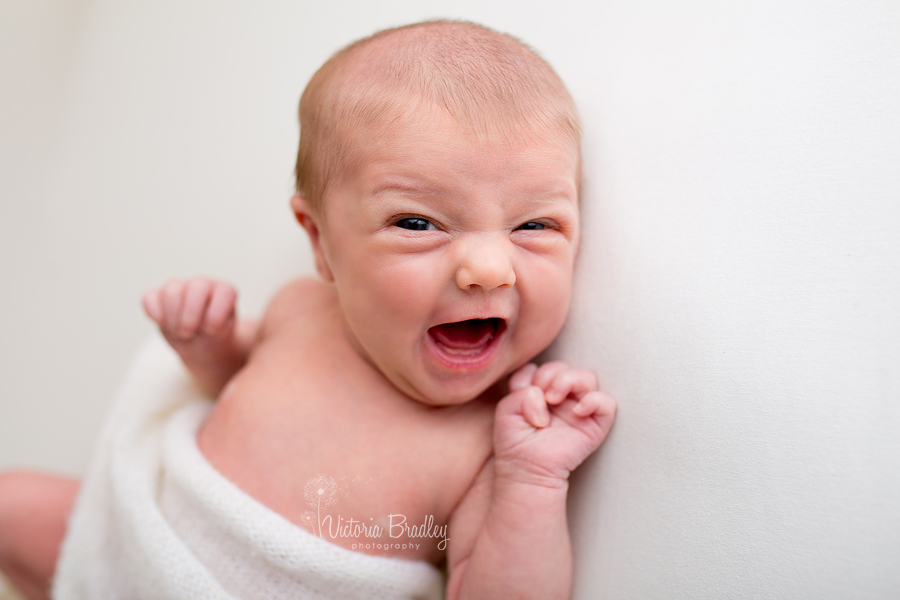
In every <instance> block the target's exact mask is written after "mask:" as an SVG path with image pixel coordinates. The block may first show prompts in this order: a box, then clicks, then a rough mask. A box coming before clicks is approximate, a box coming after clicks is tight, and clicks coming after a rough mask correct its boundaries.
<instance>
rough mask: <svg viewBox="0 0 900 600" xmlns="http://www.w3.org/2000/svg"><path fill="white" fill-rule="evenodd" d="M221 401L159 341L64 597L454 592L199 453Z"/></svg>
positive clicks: (81, 535) (98, 462) (127, 399)
mask: <svg viewBox="0 0 900 600" xmlns="http://www.w3.org/2000/svg"><path fill="white" fill-rule="evenodd" d="M211 409H212V402H211V401H209V400H208V399H206V398H204V397H203V395H202V394H201V393H200V392H199V391H198V390H197V389H196V388H195V387H194V386H193V384H192V383H191V381H190V378H189V377H188V375H187V373H185V371H184V369H183V367H182V366H181V364H180V363H179V361H178V359H177V357H176V356H175V355H174V354H173V353H172V352H171V351H170V350H169V349H168V348H167V347H166V346H165V345H164V343H163V342H162V341H161V340H159V339H154V340H153V341H152V342H150V343H149V344H148V345H147V346H146V347H145V348H144V349H143V350H142V352H141V353H140V355H139V356H138V358H137V360H136V362H135V364H134V366H133V367H132V370H131V372H130V374H129V376H128V377H127V379H126V381H125V384H124V385H123V387H122V389H121V390H120V392H119V394H118V397H117V399H116V401H115V403H114V405H113V408H112V412H111V414H110V416H109V419H108V421H107V422H106V424H105V426H104V429H103V432H102V433H101V436H100V441H99V444H98V446H97V448H96V450H95V453H94V458H93V462H92V464H91V466H90V470H89V472H88V474H87V476H86V477H85V480H84V482H83V485H82V489H81V491H80V493H79V496H78V499H77V500H76V503H75V509H74V511H73V513H72V516H71V517H70V522H69V529H68V533H67V536H66V539H65V541H64V542H63V547H62V553H61V555H60V560H59V563H58V565H57V571H56V578H55V581H54V586H53V597H54V598H55V599H56V600H74V599H85V600H87V599H91V600H103V599H111V598H127V599H129V600H141V599H148V600H149V599H153V600H163V599H176V598H179V599H183V598H190V599H196V600H205V599H213V598H216V599H232V598H234V599H237V598H241V599H247V600H249V599H282V598H292V599H294V598H296V599H306V598H310V599H354V600H356V599H359V600H379V599H385V600H387V599H401V598H402V599H416V600H419V599H420V600H439V599H441V598H443V585H444V581H443V576H442V575H441V573H440V571H439V570H438V569H436V568H435V567H433V566H432V565H430V564H428V563H424V562H415V561H408V560H402V559H395V558H385V557H377V556H369V555H366V554H362V553H358V552H353V551H350V550H347V549H345V548H341V547H339V546H337V545H335V544H331V543H329V542H327V541H325V540H322V539H320V538H318V537H316V536H314V535H312V534H311V533H309V532H307V531H306V530H305V529H303V528H302V527H298V526H297V525H294V524H293V523H291V522H289V521H287V520H286V519H284V518H283V517H281V516H280V515H279V514H277V513H275V512H274V511H272V510H271V509H269V508H267V507H265V506H263V505H262V504H260V503H259V502H257V501H256V500H254V499H253V498H251V497H250V496H248V495H247V494H246V493H244V492H243V491H241V490H240V489H238V488H237V487H236V486H235V485H234V484H232V483H231V482H230V481H228V480H227V479H225V477H223V476H222V475H221V474H220V473H219V472H218V471H216V470H215V469H214V468H213V467H212V466H211V465H210V464H209V463H208V462H207V461H206V458H205V457H204V456H203V455H202V454H201V453H200V451H199V449H198V448H197V444H196V433H197V429H198V427H199V426H200V424H201V423H202V422H203V420H204V419H205V418H206V415H207V414H208V413H209V411H210V410H211Z"/></svg>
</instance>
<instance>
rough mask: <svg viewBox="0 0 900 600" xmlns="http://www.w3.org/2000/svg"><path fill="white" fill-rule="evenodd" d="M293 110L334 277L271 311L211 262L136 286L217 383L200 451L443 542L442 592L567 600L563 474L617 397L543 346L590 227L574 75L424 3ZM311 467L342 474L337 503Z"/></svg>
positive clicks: (264, 485)
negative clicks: (205, 273) (254, 315)
mask: <svg viewBox="0 0 900 600" xmlns="http://www.w3.org/2000/svg"><path fill="white" fill-rule="evenodd" d="M300 124H301V139H300V149H299V153H298V157H297V167H296V174H297V195H296V196H294V198H293V199H292V201H291V205H292V208H293V211H294V214H295V215H296V218H297V220H298V221H299V223H300V224H301V225H302V226H303V228H304V229H305V230H306V232H307V234H308V235H309V238H310V241H311V243H312V248H313V252H314V256H315V262H316V268H317V271H318V274H319V276H320V279H317V280H311V279H304V280H298V281H294V282H291V283H289V284H287V285H286V286H285V287H284V288H282V289H281V290H280V291H279V292H278V293H277V294H276V295H275V297H274V298H273V299H272V301H271V303H270V304H269V306H268V308H267V309H266V311H265V314H264V316H263V318H262V319H261V321H260V322H259V323H256V322H253V321H249V320H238V319H237V318H236V316H235V301H236V293H235V291H234V289H233V288H232V287H231V286H229V285H227V284H224V283H220V282H213V281H210V280H207V279H195V280H191V281H172V282H169V283H168V284H166V285H165V286H163V287H162V288H161V289H159V290H153V291H151V292H149V293H147V295H146V296H145V298H144V306H145V309H146V311H147V313H148V314H149V315H150V317H151V318H153V319H154V320H155V321H156V322H157V323H158V324H159V326H160V329H161V330H162V333H163V335H164V336H165V338H166V340H168V342H169V343H170V344H171V345H172V347H173V348H174V349H175V350H176V351H177V353H178V354H179V355H180V357H181V358H182V360H183V362H184V364H185V365H186V366H187V368H188V370H189V371H190V372H191V373H192V374H193V376H194V377H195V378H196V380H197V382H198V383H199V384H200V385H201V386H202V387H203V388H204V389H205V390H206V391H207V392H208V393H209V394H211V395H213V396H217V397H218V400H217V403H216V405H215V408H214V409H213V410H212V412H211V414H210V416H209V418H208V419H207V420H206V422H205V423H204V424H203V425H202V427H201V429H200V431H199V433H198V436H197V444H198V446H199V448H200V451H201V452H202V453H203V455H204V456H205V457H206V459H207V460H208V461H209V462H210V463H211V464H212V466H214V467H215V469H216V470H218V471H219V472H220V473H221V474H222V475H224V476H225V477H226V478H227V479H229V480H230V481H231V482H233V483H234V484H235V485H237V486H238V487H239V488H240V489H242V490H243V491H244V492H246V493H247V494H249V495H250V496H252V497H253V498H255V499H256V500H257V501H259V502H260V503H262V504H264V505H265V506H267V507H269V508H271V509H272V510H274V511H275V512H277V513H279V514H280V515H282V516H283V517H285V518H286V519H288V520H289V521H291V522H292V523H294V524H296V525H298V526H301V527H304V528H306V529H308V530H309V531H310V532H312V533H313V534H316V535H319V536H321V537H323V538H325V539H326V540H328V541H330V542H332V543H334V544H338V545H340V546H343V547H345V548H347V549H350V550H355V551H358V552H364V553H367V554H380V555H384V556H391V557H398V558H405V559H412V560H421V561H428V562H431V563H433V564H441V563H443V562H444V561H446V567H447V571H448V574H449V578H448V582H447V590H446V594H447V597H448V598H451V599H454V598H539V599H542V600H546V599H551V598H567V597H568V595H569V591H570V587H571V577H572V558H571V548H570V543H569V533H568V526H567V522H566V493H567V488H568V476H569V474H570V473H571V472H572V470H573V469H575V468H576V467H577V466H578V465H579V464H581V462H582V461H583V460H584V459H585V458H586V457H587V456H588V455H589V454H591V453H592V452H593V451H594V450H596V448H597V447H598V446H599V445H600V443H601V442H602V441H603V439H604V438H605V437H606V434H607V433H608V432H609V429H610V427H611V426H612V423H613V420H614V415H615V410H616V406H615V402H614V400H613V399H612V398H610V397H609V396H607V395H605V394H603V393H601V392H600V391H599V390H598V383H597V378H596V376H595V375H594V374H593V373H592V372H590V371H586V370H582V369H575V368H572V367H570V366H568V365H567V364H565V363H563V362H558V361H555V362H549V363H545V364H543V365H540V366H538V365H535V364H533V363H530V362H529V361H530V360H532V359H533V358H534V357H535V356H536V355H537V354H538V353H540V352H541V351H542V350H543V349H545V348H546V347H547V346H548V345H549V344H550V342H551V341H552V340H553V339H554V338H555V337H556V335H557V334H558V333H559V331H560V328H561V327H562V325H563V322H564V320H565V318H566V314H567V312H568V308H569V300H570V295H571V288H572V272H573V265H574V261H575V256H576V252H577V250H578V244H579V237H580V230H579V227H580V213H579V176H580V172H579V171H580V151H579V132H578V123H577V117H576V114H575V109H574V106H573V103H572V100H571V98H570V97H569V95H568V93H567V91H566V90H565V87H564V86H563V84H562V82H561V81H560V80H559V78H558V76H557V75H556V74H555V73H554V72H553V70H552V69H551V68H550V67H549V66H548V65H547V64H546V63H545V62H543V61H542V60H541V59H540V58H539V57H537V56H536V55H535V54H534V53H533V52H532V51H531V50H529V49H528V48H527V47H525V46H524V45H522V44H521V43H520V42H518V41H516V40H515V39H513V38H511V37H508V36H506V35H502V34H499V33H496V32H494V31H491V30H489V29H486V28H483V27H480V26H477V25H473V24H469V23H456V22H429V23H422V24H417V25H411V26H407V27H401V28H397V29H392V30H387V31H383V32H380V33H378V34H375V35H374V36H372V37H370V38H367V39H364V40H361V41H359V42H356V43H354V44H352V45H351V46H349V47H347V48H345V49H344V50H342V51H340V52H339V53H338V54H336V55H335V56H334V57H332V58H331V59H330V60H329V61H328V62H327V63H325V65H324V66H323V67H322V68H321V69H320V70H319V71H318V72H317V73H316V74H315V75H314V77H313V78H312V80H311V82H310V83H309V85H308V87H307V89H306V91H305V92H304V94H303V97H302V99H301V102H300ZM316 481H319V482H322V483H321V486H324V487H328V486H331V487H329V489H332V488H333V487H336V488H338V489H340V490H341V491H342V492H343V493H342V494H340V502H341V504H340V507H339V511H338V510H336V509H335V510H334V511H332V512H333V513H334V514H331V513H329V515H328V516H329V519H328V520H327V521H326V520H323V517H325V516H326V515H325V514H324V513H323V512H322V511H317V512H316V513H310V511H309V506H310V504H309V502H308V499H309V493H310V489H311V488H310V486H309V483H310V482H316ZM316 485H318V484H316ZM316 485H313V490H312V491H313V493H314V494H315V493H318V494H322V493H323V489H324V487H319V488H318V489H315V488H316ZM338 513H339V515H338ZM401 517H402V518H401ZM341 523H343V524H344V525H346V524H348V523H349V524H351V525H352V526H351V527H349V528H347V527H345V528H344V529H343V530H341V529H340V528H338V525H339V524H341ZM420 525H421V527H419V526H420ZM335 531H337V532H338V535H335ZM341 531H343V532H344V534H340V532H341ZM348 532H349V533H348Z"/></svg>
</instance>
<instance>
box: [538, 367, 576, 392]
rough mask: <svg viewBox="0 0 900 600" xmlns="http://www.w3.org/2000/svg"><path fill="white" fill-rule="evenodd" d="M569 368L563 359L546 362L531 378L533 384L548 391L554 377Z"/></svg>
mask: <svg viewBox="0 0 900 600" xmlns="http://www.w3.org/2000/svg"><path fill="white" fill-rule="evenodd" d="M568 368H569V365H568V363H565V362H563V361H561V360H553V361H550V362H548V363H544V364H542V365H541V366H540V367H539V368H538V370H537V371H536V372H535V374H534V378H533V379H532V380H531V384H532V385H536V386H538V387H539V388H541V389H542V390H544V391H547V388H549V387H550V382H551V381H553V378H554V377H556V376H557V375H558V374H559V373H561V372H562V371H565V370H566V369H568Z"/></svg>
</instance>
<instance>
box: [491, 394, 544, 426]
mask: <svg viewBox="0 0 900 600" xmlns="http://www.w3.org/2000/svg"><path fill="white" fill-rule="evenodd" d="M509 415H521V416H522V418H524V419H525V421H526V422H528V424H529V425H531V426H532V427H537V428H539V429H540V428H542V427H546V426H547V425H549V424H550V411H549V410H547V403H546V402H544V390H542V389H541V388H539V387H536V386H533V385H529V386H527V387H524V388H520V389H518V390H516V391H515V392H512V393H510V394H509V395H508V396H506V397H505V398H504V399H503V400H501V401H500V403H499V404H497V413H496V415H495V417H494V422H495V423H497V422H500V421H503V419H504V417H507V416H509Z"/></svg>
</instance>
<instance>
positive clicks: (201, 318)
mask: <svg viewBox="0 0 900 600" xmlns="http://www.w3.org/2000/svg"><path fill="white" fill-rule="evenodd" d="M236 302H237V292H236V291H235V289H234V288H233V287H232V286H231V285H229V284H227V283H223V282H219V281H212V280H209V279H204V278H197V279H192V280H190V281H183V280H180V279H173V280H172V281H169V282H168V283H166V284H165V285H164V286H162V287H161V288H159V289H154V290H150V291H149V292H147V293H146V294H145V295H144V310H145V311H147V315H149V317H150V318H151V319H153V320H154V321H156V323H157V324H158V325H159V328H160V331H161V332H162V334H163V336H164V337H165V338H166V341H168V342H169V344H170V345H171V346H172V348H174V349H175V351H176V352H178V355H179V356H180V357H181V360H182V361H183V362H184V364H185V366H186V367H187V369H188V371H190V372H191V374H192V375H193V376H194V378H195V379H196V380H197V383H198V384H199V385H200V386H201V387H202V388H203V390H204V391H205V392H207V393H209V394H211V395H213V396H218V394H219V392H220V391H221V390H222V388H223V387H225V384H226V383H228V380H229V379H231V378H232V377H233V376H234V374H235V373H237V372H238V370H240V369H241V367H243V366H244V364H245V363H246V362H247V357H248V356H249V355H250V350H251V349H252V347H253V344H254V343H255V341H256V338H257V332H258V329H259V328H258V326H257V324H256V322H255V321H252V320H248V319H243V320H241V321H238V320H237V319H236V317H235V304H236Z"/></svg>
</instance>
